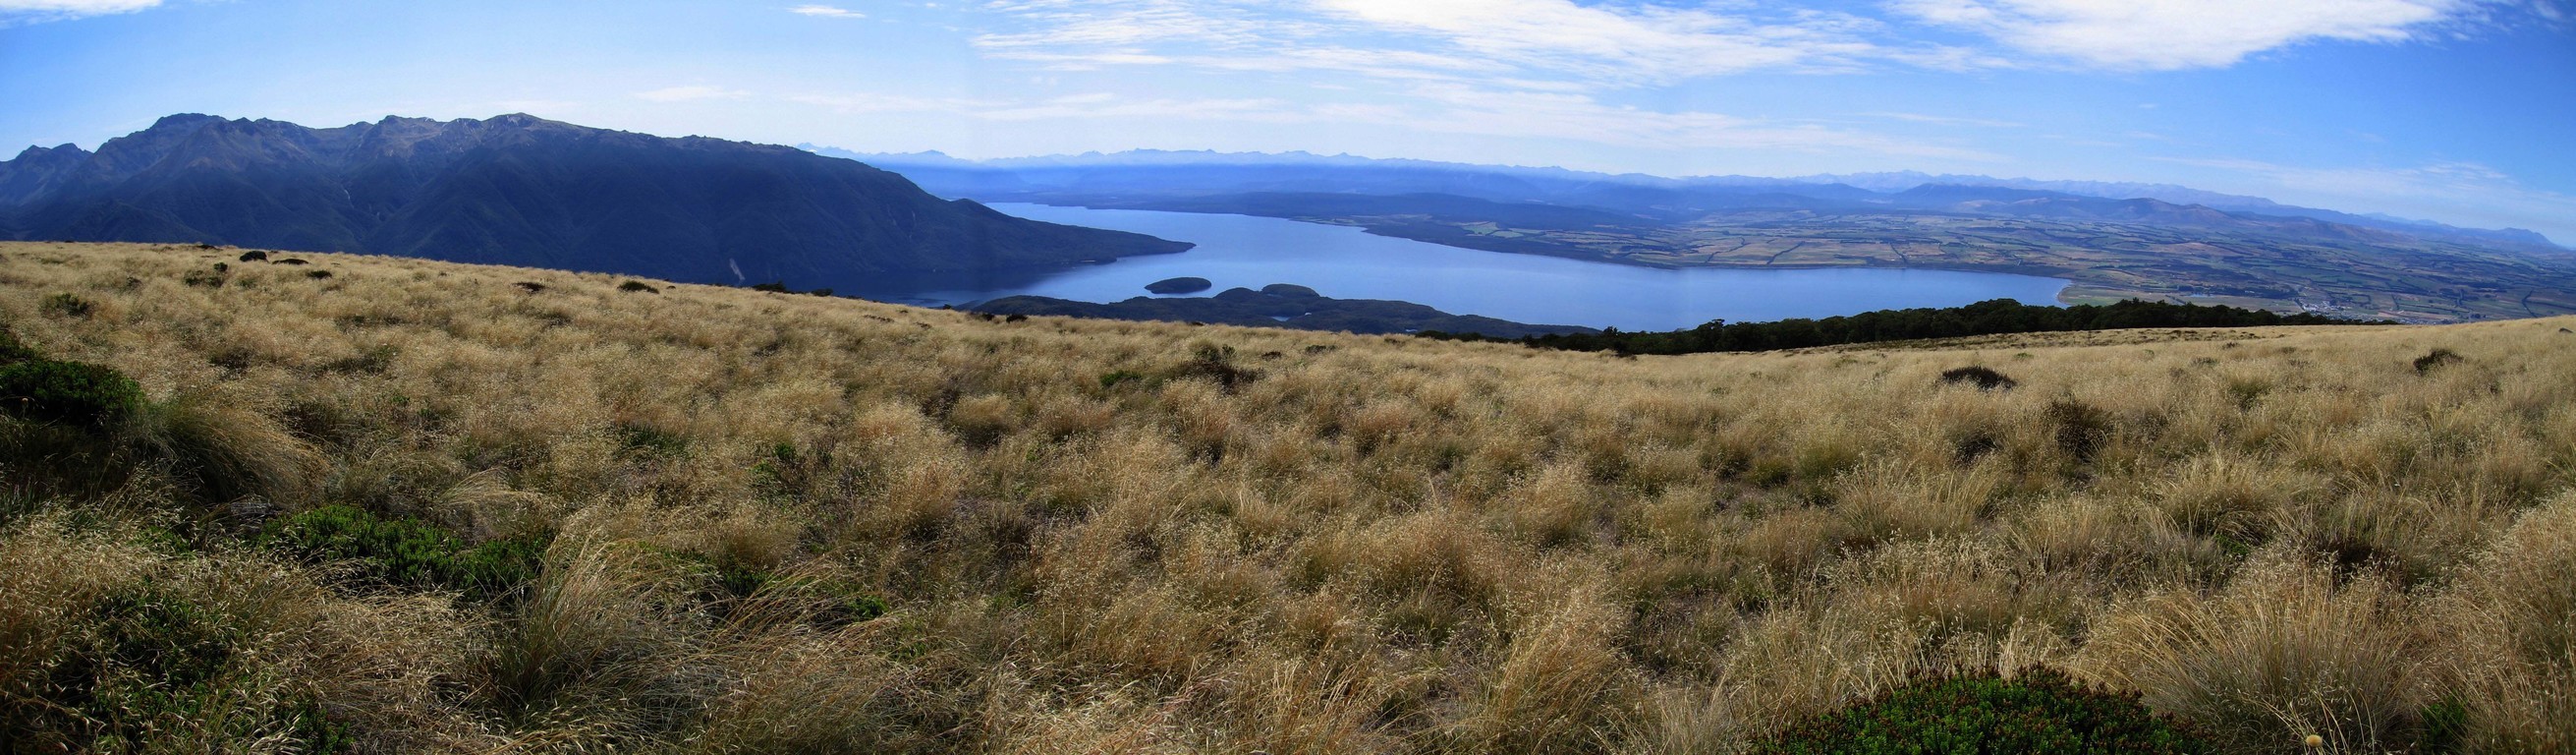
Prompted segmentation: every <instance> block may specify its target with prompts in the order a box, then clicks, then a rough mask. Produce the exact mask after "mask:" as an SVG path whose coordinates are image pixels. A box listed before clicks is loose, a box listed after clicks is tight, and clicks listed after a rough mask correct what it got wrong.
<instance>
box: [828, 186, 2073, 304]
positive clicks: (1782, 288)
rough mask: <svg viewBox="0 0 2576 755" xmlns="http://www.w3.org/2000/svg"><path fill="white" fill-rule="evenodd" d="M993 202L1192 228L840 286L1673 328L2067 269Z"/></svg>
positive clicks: (1060, 215) (1088, 219)
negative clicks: (1524, 238) (1121, 246)
mask: <svg viewBox="0 0 2576 755" xmlns="http://www.w3.org/2000/svg"><path fill="white" fill-rule="evenodd" d="M993 209H996V210H1000V211H1002V212H1006V213H1009V214H1012V215H1017V216H1020V217H1024V218H1030V219H1033V220H1043V221H1047V222H1051V223H1064V224H1068V225H1081V226H1090V227H1093V228H1112V229H1117V230H1121V231H1134V232H1137V233H1143V234H1149V235H1153V236H1159V237H1162V238H1167V239H1172V240H1175V241H1188V242H1192V243H1196V244H1198V247H1197V248H1195V249H1191V250H1190V251H1187V252H1182V253H1180V254H1158V255H1147V256H1142V257H1128V258H1124V259H1120V260H1117V261H1115V262H1110V263H1107V264H1100V265H1081V266H1076V267H1071V268H1065V269H1054V270H1022V271H1008V272H999V273H979V274H972V275H939V276H903V277H896V278H876V279H873V280H869V281H865V282H862V283H857V284H850V285H835V288H836V290H837V291H838V292H839V293H843V294H848V295H854V296H860V297H864V298H868V299H876V300H879V301H892V302H902V303H909V304H917V305H922V306H938V305H941V304H953V305H958V306H961V307H962V306H965V305H968V304H973V303H976V302H981V301H985V300H988V299H996V298H1000V297H1004V296H1014V295H1022V294H1026V295H1034V296H1050V297H1055V298H1059V299H1073V300H1076V301H1091V302H1113V301H1121V300H1125V299H1128V298H1132V297H1137V296H1148V295H1149V294H1147V293H1145V284H1147V283H1152V282H1154V281H1158V280H1162V279H1164V278H1177V277H1182V276H1195V277H1200V278H1206V279H1208V280H1210V281H1213V282H1214V283H1215V284H1216V287H1215V288H1212V289H1209V290H1207V291H1204V292H1200V293H1197V294H1190V295H1191V296H1207V295H1210V294H1213V293H1216V292H1218V291H1223V290H1225V289H1228V288H1234V287H1243V288H1260V287H1262V286H1264V285H1268V284H1272V283H1294V284H1297V285H1301V286H1308V287H1311V288H1314V289H1315V290H1316V291H1317V292H1319V293H1322V294H1323V295H1325V296H1330V297H1333V298H1336V299H1396V300H1401V301H1409V302H1417V303H1421V304H1428V305H1430V306H1432V307H1434V308H1437V309H1440V310H1442V311H1445V312H1449V313H1452V314H1462V315H1484V316H1486V317H1498V318H1502V319H1505V320H1513V321H1517V322H1526V323H1542V324H1551V325H1587V326H1591V327H1603V326H1617V327H1618V328H1620V329H1622V330H1673V329H1678V328H1688V327H1693V326H1696V325H1699V324H1700V323H1704V322H1708V321H1709V320H1714V319H1721V318H1723V319H1725V320H1727V321H1730V322H1754V321H1763V320H1778V319H1783V318H1790V317H1828V316H1832V315H1847V314H1852V313H1855V312H1866V311H1869V310H1873V309H1896V308H1905V307H1949V306H1957V305H1961V304H1968V303H1972V302H1978V301H1984V300H1987V299H2019V300H2021V301H2022V302H2024V303H2029V304H2054V303H2056V301H2057V292H2058V290H2060V289H2063V288H2065V287H2066V281H2063V280H2059V279H2056V278H2040V277H2034V276H2028V275H2007V274H2002V273H1965V272H1953V271H1947V270H1902V269H1890V268H1835V269H1818V270H1761V269H1741V268H1738V269H1723V268H1699V269H1688V270H1665V269H1658V268H1649V267H1638V266H1634V265H1619V264H1612V263H1607V262H1585V261H1581V260H1571V259H1562V258H1557V257H1541V256H1535V255H1526V254H1505V253H1501V252H1485V251H1477V250H1473V249H1461V248H1458V247H1451V246H1441V245H1439V244H1432V243H1426V242H1421V241H1410V240H1406V239H1398V238H1389V237H1385V236H1372V235H1369V234H1368V233H1366V232H1363V231H1361V230H1360V229H1357V228H1350V227H1344V226H1335V225H1323V224H1318V223H1301V222H1297V221H1294V220H1280V219H1276V218H1257V217H1248V216H1243V215H1206V214H1195V213H1181V212H1148V211H1140V210H1094V209H1087V208H1081V207H1050V206H1045V205H1034V204H1007V203H1006V204H995V205H993Z"/></svg>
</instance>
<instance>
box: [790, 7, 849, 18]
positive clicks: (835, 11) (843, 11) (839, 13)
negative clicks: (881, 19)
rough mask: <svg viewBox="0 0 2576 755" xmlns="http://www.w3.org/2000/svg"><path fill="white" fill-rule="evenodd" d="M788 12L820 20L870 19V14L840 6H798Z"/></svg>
mask: <svg viewBox="0 0 2576 755" xmlns="http://www.w3.org/2000/svg"><path fill="white" fill-rule="evenodd" d="M787 12H789V13H794V14H796V15H799V16H815V17H819V18H867V17H868V14H865V13H860V12H858V11H854V10H850V9H848V8H843V7H840V6H837V5H799V6H796V7H793V8H789V9H787Z"/></svg>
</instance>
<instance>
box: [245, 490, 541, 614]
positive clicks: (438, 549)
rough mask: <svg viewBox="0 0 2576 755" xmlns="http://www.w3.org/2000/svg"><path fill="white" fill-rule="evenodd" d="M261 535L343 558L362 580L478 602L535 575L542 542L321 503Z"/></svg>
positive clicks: (307, 553) (287, 546) (307, 552)
mask: <svg viewBox="0 0 2576 755" xmlns="http://www.w3.org/2000/svg"><path fill="white" fill-rule="evenodd" d="M262 540H263V541H264V542H265V543H266V544H267V545H268V546H269V547H270V548H272V549H275V550H278V551H282V552H285V553H288V554H290V555H292V556H295V557H297V558H301V559H305V560H308V561H316V562H328V563H337V564H341V565H343V566H344V567H346V568H350V569H352V571H353V573H352V574H351V575H350V576H351V578H353V579H357V580H360V581H362V582H366V583H371V584H377V585H386V586H393V587H411V588H435V589H451V590H460V591H463V592H464V593H466V594H467V595H468V596H469V597H473V598H475V599H477V600H492V599H496V598H500V597H503V596H506V595H508V594H510V593H512V592H514V591H516V590H517V589H518V588H519V587H520V586H522V585H525V584H527V583H528V582H529V581H530V580H532V579H535V578H536V574H537V568H538V565H539V563H541V561H542V559H543V558H544V556H545V544H544V543H543V542H542V541H539V540H535V539H524V538H521V539H509V540H494V541H491V542H487V543H484V544H481V545H475V546H468V545H466V544H465V543H464V541H462V540H458V539H457V538H456V537H455V536H454V535H450V534H448V533H447V531H446V530H443V529H440V528H439V527H438V526H437V525H434V524H430V523H428V522H423V521H420V520H418V519H383V518H379V517H377V516H376V515H374V514H371V513H368V512H367V511H365V510H363V509H358V508H354V507H350V506H325V507H322V508H318V509H313V510H310V511H304V512H299V513H297V514H295V515H294V516H290V517H286V518H284V519H281V520H278V521H277V522H274V523H272V524H270V525H269V527H268V530H267V532H265V533H263V535H262Z"/></svg>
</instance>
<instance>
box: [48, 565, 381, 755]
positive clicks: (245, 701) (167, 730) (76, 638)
mask: <svg viewBox="0 0 2576 755" xmlns="http://www.w3.org/2000/svg"><path fill="white" fill-rule="evenodd" d="M69 625H70V626H73V627H77V631H76V632H75V633H74V634H72V635H71V636H69V637H66V638H65V639H64V641H63V642H62V643H61V645H59V646H58V648H57V649H56V651H55V654H54V657H53V659H52V662H51V663H49V664H47V665H46V667H45V668H44V669H43V670H42V672H41V674H42V676H41V677H40V678H39V679H37V680H35V681H36V685H35V689H33V690H31V691H32V692H33V693H34V696H35V697H36V698H37V700H34V701H31V702H40V703H41V704H29V705H21V704H16V703H15V702H13V704H11V705H7V706H0V728H5V730H6V732H7V733H4V734H0V744H5V745H8V746H10V747H11V751H15V752H40V751H41V752H69V751H74V750H83V751H96V752H142V751H151V750H152V749H153V747H154V746H155V745H166V744H168V743H169V742H171V741H173V740H176V739H181V737H179V736H177V735H178V734H179V733H180V732H189V731H194V732H198V733H200V734H212V735H214V737H213V738H216V739H222V740H229V741H263V742H269V743H273V744H275V745H276V746H277V747H276V749H277V751H281V752H341V751H346V750H348V749H349V748H350V746H351V745H352V740H351V738H350V735H349V730H348V728H347V727H346V726H345V725H342V724H338V723H334V722H332V721H331V720H329V718H328V717H327V716H326V715H325V714H324V712H323V709H322V707H321V706H320V705H318V704H316V703H315V702H314V701H313V700H310V699H305V698H302V697H299V696H288V695H280V694H277V693H278V691H279V690H278V688H277V685H275V684H274V682H275V679H274V678H273V677H271V676H264V675H263V674H262V673H261V670H260V669H259V668H257V663H258V662H259V658H258V657H257V656H256V655H255V654H251V653H245V652H244V649H245V648H244V646H245V645H246V644H248V642H249V639H250V638H248V637H245V636H244V635H243V632H242V630H241V629H240V627H239V626H238V624H237V623H236V622H233V621H229V620H227V617H224V616H222V615H219V614H217V613H215V612H213V611H209V610H207V609H205V608H204V607H201V606H199V605H197V604H195V603H192V602H190V601H188V600H187V599H186V598H184V597H182V596H180V595H178V594H175V593H173V592H172V591H170V590H168V589H167V588H162V587H158V586H155V585H153V584H150V583H145V584H143V585H139V586H136V587H131V588H127V589H123V590H119V591H117V592H114V593H110V594H108V595H107V596H105V597H103V598H100V599H99V600H98V602H96V603H95V604H92V605H91V607H90V608H89V610H88V612H87V613H86V614H85V615H82V616H80V617H78V620H76V621H73V622H70V623H69ZM13 740H14V741H13Z"/></svg>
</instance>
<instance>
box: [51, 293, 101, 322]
mask: <svg viewBox="0 0 2576 755" xmlns="http://www.w3.org/2000/svg"><path fill="white" fill-rule="evenodd" d="M38 308H40V309H43V310H44V311H45V313H46V314H50V315H60V316H63V317H88V316H89V313H91V312H95V311H98V305H96V304H91V303H90V301H89V300H88V299H83V298H80V297H78V296H74V295H71V294H68V293H63V294H55V295H52V296H48V297H45V302H44V303H43V304H40V305H38Z"/></svg>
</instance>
